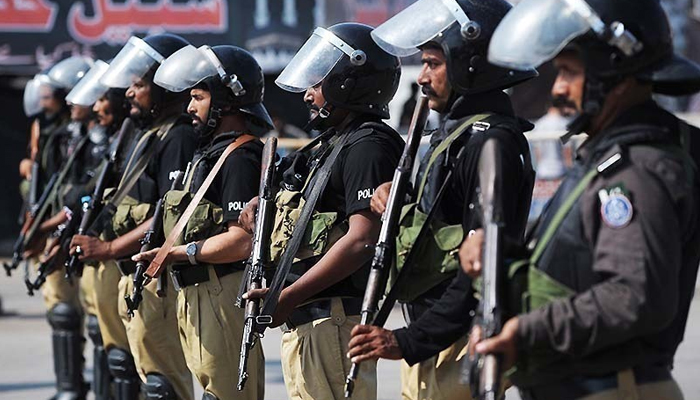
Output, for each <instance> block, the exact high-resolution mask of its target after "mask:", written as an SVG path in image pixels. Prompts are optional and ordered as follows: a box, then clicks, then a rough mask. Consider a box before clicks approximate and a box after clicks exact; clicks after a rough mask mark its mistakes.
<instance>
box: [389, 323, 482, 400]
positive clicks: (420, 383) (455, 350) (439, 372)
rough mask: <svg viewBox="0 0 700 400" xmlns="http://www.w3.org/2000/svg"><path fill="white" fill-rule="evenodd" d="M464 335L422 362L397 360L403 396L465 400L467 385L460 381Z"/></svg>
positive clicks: (410, 399)
mask: <svg viewBox="0 0 700 400" xmlns="http://www.w3.org/2000/svg"><path fill="white" fill-rule="evenodd" d="M467 341H468V337H467V336H465V337H463V338H461V339H459V340H458V341H457V342H455V343H454V344H453V345H452V346H450V347H448V348H447V349H445V350H443V351H441V352H440V354H438V355H436V356H435V357H432V358H430V359H428V360H426V361H423V362H422V363H419V364H415V365H413V366H409V365H408V364H406V362H405V361H403V362H402V363H401V398H402V399H403V400H469V399H471V398H472V397H471V394H470V392H469V387H468V386H467V385H464V384H462V383H461V382H460V378H461V372H462V359H463V358H464V357H465V356H466V355H467Z"/></svg>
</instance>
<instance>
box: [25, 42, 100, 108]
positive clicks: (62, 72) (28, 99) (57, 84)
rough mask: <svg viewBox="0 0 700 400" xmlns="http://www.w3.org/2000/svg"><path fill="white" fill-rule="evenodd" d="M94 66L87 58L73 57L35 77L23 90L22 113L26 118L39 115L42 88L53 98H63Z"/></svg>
mask: <svg viewBox="0 0 700 400" xmlns="http://www.w3.org/2000/svg"><path fill="white" fill-rule="evenodd" d="M93 65H94V61H93V60H92V59H91V58H89V57H83V56H73V57H68V58H66V59H65V60H62V61H59V62H58V63H56V64H55V65H53V66H52V67H50V68H48V69H46V70H44V71H42V72H40V73H39V74H37V75H35V76H34V78H32V79H31V80H30V81H29V82H27V85H26V86H25V88H24V96H23V97H24V98H23V102H24V112H25V114H26V115H27V116H28V117H33V116H36V115H37V114H39V113H40V112H41V111H42V109H41V105H40V99H41V96H42V93H41V92H42V87H43V88H48V89H49V90H51V92H52V93H53V94H54V96H55V97H57V98H61V101H63V99H64V98H65V96H66V94H67V93H68V92H69V91H70V90H71V89H73V87H75V86H76V84H77V83H78V82H79V81H80V80H81V79H82V78H83V77H84V76H85V74H86V73H87V72H88V70H90V68H91V67H92V66H93Z"/></svg>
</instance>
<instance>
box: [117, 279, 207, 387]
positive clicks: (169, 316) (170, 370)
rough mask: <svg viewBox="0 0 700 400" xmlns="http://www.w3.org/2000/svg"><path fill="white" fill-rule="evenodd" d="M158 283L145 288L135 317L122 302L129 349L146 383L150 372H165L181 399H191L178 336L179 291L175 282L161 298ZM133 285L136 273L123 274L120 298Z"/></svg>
mask: <svg viewBox="0 0 700 400" xmlns="http://www.w3.org/2000/svg"><path fill="white" fill-rule="evenodd" d="M165 273H167V272H165ZM157 282H158V280H154V281H152V282H151V283H150V284H148V285H147V286H146V287H145V289H144V291H143V301H142V302H141V305H140V306H139V309H138V311H136V314H135V315H134V317H133V318H132V317H129V316H128V314H127V309H126V303H125V302H124V301H123V300H122V301H119V302H118V308H119V316H120V317H121V319H122V321H123V323H124V326H125V327H126V335H127V337H128V339H129V348H130V350H131V355H133V356H134V362H135V364H136V370H137V371H138V373H139V376H140V377H141V380H142V381H144V382H145V381H146V375H148V374H159V375H162V376H164V377H165V378H166V379H167V380H168V381H169V382H170V383H171V384H172V385H173V387H174V388H175V392H176V393H177V397H178V399H182V400H189V399H192V398H194V387H193V386H192V374H191V373H190V371H189V370H188V369H187V364H186V363H185V356H184V355H183V353H182V347H181V346H180V340H179V339H178V333H177V318H176V314H175V304H176V302H177V294H176V293H175V290H174V289H173V288H172V285H168V290H167V295H166V296H165V297H163V298H160V297H158V296H157V295H156V293H155V291H156V284H157ZM132 288H133V275H129V276H122V277H121V279H120V280H119V296H118V297H119V298H120V299H123V298H124V296H126V295H127V294H128V295H131V292H132Z"/></svg>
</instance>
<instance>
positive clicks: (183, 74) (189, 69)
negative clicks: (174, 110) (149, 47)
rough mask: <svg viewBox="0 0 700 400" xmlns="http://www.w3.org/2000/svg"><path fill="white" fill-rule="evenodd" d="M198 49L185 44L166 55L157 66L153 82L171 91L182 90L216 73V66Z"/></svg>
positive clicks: (202, 48) (201, 48)
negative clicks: (171, 53) (168, 55)
mask: <svg viewBox="0 0 700 400" xmlns="http://www.w3.org/2000/svg"><path fill="white" fill-rule="evenodd" d="M204 52H205V49H204V46H202V47H200V48H199V49H198V48H196V47H194V46H192V45H187V46H185V47H183V48H181V49H180V50H178V51H176V52H175V53H173V55H171V56H170V57H168V58H167V59H166V60H165V61H163V63H162V64H161V65H160V67H158V70H157V71H156V75H155V77H154V78H153V82H155V83H156V85H158V86H161V87H163V88H165V89H167V90H169V91H171V92H182V91H183V90H187V89H190V88H192V87H194V86H196V85H197V84H198V83H199V82H201V81H203V80H204V79H206V78H208V77H210V76H215V75H218V72H217V69H216V66H215V65H214V64H213V63H212V62H211V60H210V59H209V58H208V56H207V55H206V54H205V53H204Z"/></svg>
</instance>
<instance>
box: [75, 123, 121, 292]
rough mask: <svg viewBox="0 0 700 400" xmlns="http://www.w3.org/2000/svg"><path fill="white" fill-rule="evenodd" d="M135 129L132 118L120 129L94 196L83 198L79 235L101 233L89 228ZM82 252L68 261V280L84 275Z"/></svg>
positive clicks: (78, 250) (77, 252)
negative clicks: (127, 139) (119, 158)
mask: <svg viewBox="0 0 700 400" xmlns="http://www.w3.org/2000/svg"><path fill="white" fill-rule="evenodd" d="M133 129H134V122H133V121H132V120H131V119H130V118H126V119H125V120H124V122H123V123H122V126H121V128H120V129H119V134H118V135H117V138H116V140H115V142H114V145H113V146H112V149H111V151H110V152H109V153H108V154H107V157H106V160H105V162H104V163H103V166H102V170H101V171H100V175H99V176H98V177H97V181H96V182H95V188H94V189H93V191H92V196H86V197H83V200H86V199H87V201H83V216H82V218H81V220H80V226H79V227H78V232H77V234H78V235H88V234H90V235H92V236H99V234H100V233H101V232H90V231H89V228H90V226H91V225H92V223H93V222H94V220H95V217H96V216H97V214H99V213H100V210H101V209H102V206H103V200H104V192H105V189H106V188H107V187H109V186H113V185H114V183H115V182H114V181H115V180H116V179H115V178H116V177H117V175H118V173H119V172H118V168H117V157H118V156H119V154H120V152H121V151H122V147H123V146H124V142H125V141H126V139H125V138H128V137H130V136H131V131H132V130H133ZM81 254H82V250H81V248H80V246H78V247H76V248H75V253H73V255H71V256H70V258H69V259H68V260H66V264H65V266H66V278H67V279H68V280H71V277H72V276H73V275H77V276H81V275H83V262H82V261H80V255H81Z"/></svg>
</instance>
